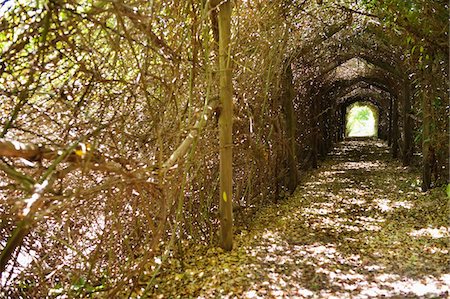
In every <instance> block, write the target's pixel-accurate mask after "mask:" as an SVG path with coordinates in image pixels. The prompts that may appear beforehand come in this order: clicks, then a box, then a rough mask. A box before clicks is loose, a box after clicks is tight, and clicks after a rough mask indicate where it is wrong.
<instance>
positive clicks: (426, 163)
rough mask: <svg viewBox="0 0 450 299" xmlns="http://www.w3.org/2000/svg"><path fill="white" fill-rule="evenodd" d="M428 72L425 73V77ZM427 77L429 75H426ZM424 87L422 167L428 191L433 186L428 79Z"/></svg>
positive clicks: (423, 188)
mask: <svg viewBox="0 0 450 299" xmlns="http://www.w3.org/2000/svg"><path fill="white" fill-rule="evenodd" d="M425 76H427V74H424V77H425ZM425 78H427V77H425ZM421 88H422V92H421V95H422V117H423V122H422V125H423V128H422V156H423V169H422V191H427V190H428V189H430V187H431V165H430V164H431V163H430V160H431V159H430V143H431V94H430V91H429V90H428V89H431V87H430V86H429V85H428V80H425V84H423V85H422V86H421Z"/></svg>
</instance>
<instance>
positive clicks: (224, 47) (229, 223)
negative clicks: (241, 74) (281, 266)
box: [213, 0, 233, 251]
mask: <svg viewBox="0 0 450 299" xmlns="http://www.w3.org/2000/svg"><path fill="white" fill-rule="evenodd" d="M213 4H216V5H219V6H218V7H217V9H218V10H219V14H218V21H219V78H220V92H219V94H220V103H221V112H220V116H219V141H220V200H219V213H220V216H219V217H220V231H221V246H222V248H223V249H224V250H227V251H229V250H231V249H232V248H233V205H232V198H233V197H232V191H233V165H232V164H233V155H232V148H233V136H232V133H233V85H232V72H231V57H230V47H231V11H232V3H231V1H230V0H228V1H222V2H220V1H213Z"/></svg>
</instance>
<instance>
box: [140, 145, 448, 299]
mask: <svg viewBox="0 0 450 299" xmlns="http://www.w3.org/2000/svg"><path fill="white" fill-rule="evenodd" d="M418 186H420V181H419V174H418V173H417V172H416V171H414V170H412V169H409V168H406V167H403V166H402V165H401V164H400V162H398V161H396V160H393V159H392V158H390V155H389V149H388V147H387V146H386V145H385V144H384V143H382V142H379V141H374V140H350V141H345V142H343V143H341V144H339V145H338V146H337V147H336V148H335V150H334V151H333V152H332V153H331V154H330V155H329V157H328V158H327V159H326V160H325V161H324V162H323V163H322V165H320V167H319V168H318V169H316V170H313V171H311V172H310V173H309V175H308V177H307V179H305V180H303V181H302V182H301V183H300V184H299V186H298V188H297V190H296V191H295V192H294V194H293V195H292V196H291V197H290V198H288V199H286V200H284V201H282V202H281V203H278V204H275V203H274V204H270V205H267V206H265V207H262V208H260V209H259V211H258V212H257V213H256V215H255V216H254V217H252V219H250V220H249V221H248V223H247V226H246V227H245V228H242V229H240V230H239V231H240V232H239V234H237V235H236V236H235V243H234V249H233V251H231V252H224V251H223V250H222V249H221V248H217V247H207V246H203V245H198V244H197V245H192V246H190V247H189V248H186V249H185V250H184V251H183V258H182V260H180V259H179V258H178V259H177V258H175V257H171V258H170V259H168V260H167V262H165V263H164V264H163V265H162V268H161V271H160V272H159V273H158V275H157V276H156V277H155V279H154V281H153V282H152V285H151V288H149V293H146V295H147V296H149V297H152V298H324V297H326V298H371V297H391V298H405V297H406V298H447V297H448V296H449V289H450V272H449V268H448V265H449V255H448V249H449V246H448V245H449V244H448V239H449V238H448V237H449V235H450V229H449V223H448V198H447V197H446V195H445V192H444V190H440V189H434V190H432V191H429V192H427V193H422V192H421V191H420V188H419V187H418ZM149 279H150V278H147V277H145V278H143V281H142V282H141V286H140V287H138V289H137V290H136V292H135V296H136V297H141V295H142V290H143V289H144V288H145V286H148V281H147V280H149ZM142 286H143V287H142Z"/></svg>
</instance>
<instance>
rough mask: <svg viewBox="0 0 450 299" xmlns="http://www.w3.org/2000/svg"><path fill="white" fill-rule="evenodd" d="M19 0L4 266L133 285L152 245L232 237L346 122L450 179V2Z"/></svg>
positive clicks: (427, 179)
mask: <svg viewBox="0 0 450 299" xmlns="http://www.w3.org/2000/svg"><path fill="white" fill-rule="evenodd" d="M3 2H5V3H4V4H5V5H3V6H2V7H1V8H0V20H1V21H0V28H1V29H0V31H1V33H0V53H1V55H0V87H1V88H0V201H1V205H0V214H2V215H3V216H2V217H3V218H2V219H1V220H2V221H0V236H2V238H1V239H0V247H4V248H3V249H2V252H1V255H0V270H1V271H0V272H3V271H4V270H5V269H12V268H14V267H15V261H14V257H15V256H19V255H20V254H21V253H23V252H24V251H27V252H37V255H36V258H34V257H33V260H36V261H41V260H42V261H43V262H42V263H41V265H39V267H34V268H35V269H31V267H29V268H27V269H25V268H26V267H23V268H21V270H23V269H25V270H24V273H26V274H27V275H29V276H26V275H25V276H23V277H24V279H25V280H24V281H26V280H27V279H28V278H29V277H31V278H32V279H31V280H32V281H33V283H35V285H42V286H46V287H43V288H42V289H53V288H55V287H56V285H57V284H59V281H58V280H59V279H60V278H61V281H63V282H64V284H65V286H66V289H67V290H70V289H73V288H72V287H71V284H73V283H77V282H74V279H72V278H74V277H76V278H80V281H82V280H84V279H86V281H90V283H92V281H91V280H90V279H91V278H90V277H81V276H80V275H79V274H80V272H85V273H90V274H91V273H92V276H96V277H99V278H101V277H104V275H105V274H104V273H116V274H114V275H115V276H114V277H113V279H112V280H113V282H111V294H109V297H111V298H116V297H121V296H116V295H118V294H120V293H121V292H128V293H129V294H131V293H132V290H131V289H128V290H125V289H123V288H122V287H124V286H125V285H127V284H128V283H129V281H132V280H133V281H136V285H137V284H139V282H138V281H139V277H140V275H141V274H142V273H143V272H144V271H147V270H146V269H147V268H149V267H147V264H146V262H141V261H140V260H139V259H140V258H141V257H142V256H139V258H136V259H135V257H136V256H137V255H135V253H136V252H139V253H142V252H143V253H144V255H145V256H144V257H142V260H146V261H155V263H156V261H164V260H165V259H166V258H167V259H170V258H172V252H173V253H174V254H173V256H176V255H177V254H175V251H176V250H177V249H176V248H175V247H178V248H179V249H180V252H179V253H181V255H183V254H182V251H181V249H182V248H184V246H185V245H186V244H191V243H190V242H197V243H203V244H213V243H215V242H216V243H221V245H222V247H223V248H224V249H225V250H231V249H232V245H233V240H232V238H233V223H234V221H236V222H239V221H240V222H241V223H243V222H244V220H245V219H247V218H249V217H247V216H248V215H254V213H255V212H256V210H257V209H258V208H260V207H263V206H264V205H266V204H268V203H272V202H275V201H277V200H281V199H282V198H284V197H285V196H284V195H286V194H289V193H292V192H293V191H294V190H295V189H296V187H297V186H298V185H299V182H300V181H301V179H302V178H303V176H304V175H305V174H307V173H308V172H307V171H308V170H310V169H315V168H318V167H320V165H321V161H322V160H324V159H325V158H326V157H327V155H328V154H329V153H330V152H331V151H332V149H333V148H335V146H336V145H337V144H338V143H339V142H341V141H343V140H344V139H345V138H346V137H350V138H351V137H355V136H366V137H368V136H372V137H373V138H378V140H377V142H378V141H380V142H385V143H386V144H387V145H388V146H389V151H390V153H388V154H389V155H391V157H393V158H395V159H398V160H401V162H402V164H403V165H404V166H414V167H415V168H417V169H420V170H421V171H422V174H421V188H422V189H421V190H422V191H427V190H429V189H431V188H432V187H436V186H441V185H444V184H448V165H449V163H448V160H449V148H448V130H449V126H448V122H449V118H448V113H449V109H450V108H449V106H448V104H447V99H448V92H449V87H448V86H449V85H448V81H449V79H448V77H449V76H448V66H449V55H448V54H449V50H448V48H449V46H448V5H447V4H443V1H424V0H421V1H419V0H411V1H401V0H392V1H378V0H360V1H347V0H346V1H344V0H339V1H331V0H324V1H304V0H273V1H264V0H249V1H231V0H223V1H221V0H211V1H172V0H158V1H131V0H123V1H112V0H105V1H75V0H68V1H55V0H45V1H14V0H7V1H3ZM25 2H27V5H24V3H25ZM28 2H29V3H28ZM360 108H362V110H361V109H360ZM358 109H359V112H358ZM353 111H356V112H353ZM365 123H366V124H368V128H365V129H364V128H363V127H364V124H365ZM358 126H359V127H358ZM355 143H358V142H355ZM386 153H387V152H386ZM239 213H240V214H239ZM236 215H238V216H236ZM97 221H98V222H99V223H97ZM92 227H100V228H102V230H103V233H102V234H94V233H91V231H90V229H91V228H92ZM218 231H220V233H217V232H218ZM94 235H95V236H96V237H92V238H91V236H94ZM99 239H100V242H99ZM60 240H62V242H64V244H62V242H61V241H60ZM71 240H73V241H71ZM118 240H120V241H121V242H118ZM66 241H67V242H69V243H70V244H69V243H67V244H65V242H66ZM122 241H123V242H122ZM36 244H39V246H38V245H36ZM130 244H131V245H132V246H131V245H130ZM63 245H64V246H63ZM66 245H67V246H66ZM135 245H136V246H135ZM66 247H70V248H69V249H70V250H68V249H67V248H66ZM71 247H73V249H74V250H72V248H71ZM186 247H187V245H186ZM91 248H95V250H93V251H92V250H91ZM67 251H71V252H72V251H73V252H78V253H82V254H80V255H79V256H78V255H77V256H76V257H75V256H73V254H69V256H70V259H71V260H70V261H69V259H67V257H68V254H67ZM111 252H114V253H116V254H117V257H116V256H114V257H113V256H112V255H111V254H110V253H111ZM47 253H49V254H48V255H47ZM85 253H86V257H85V256H84V254H85ZM165 253H168V255H167V256H165ZM169 256H170V257H169ZM120 261H127V265H126V266H124V265H121V264H120ZM128 261H129V263H128ZM57 265H64V267H60V268H58V269H57V268H55V267H53V266H57ZM103 265H105V267H106V268H105V269H103ZM41 266H42V269H41ZM66 266H67V267H66ZM122 266H124V267H126V270H129V269H136V271H135V270H133V271H128V274H126V275H121V274H120V270H118V269H122ZM144 266H145V267H144ZM160 266H161V263H160V264H159V265H155V264H153V265H151V267H150V268H152V267H153V268H154V269H159V268H160ZM58 267H59V266H58ZM21 270H20V271H21ZM20 271H19V272H20ZM27 271H28V272H27ZM61 271H63V272H64V271H67V272H64V273H62V274H61ZM6 272H7V271H6ZM11 273H12V272H11ZM52 273H56V275H55V276H53V277H54V278H55V281H54V283H53V285H52V284H51V283H47V282H45V281H44V279H42V278H44V277H47V276H48V275H50V274H51V275H50V276H52V275H53V274H52ZM155 273H156V272H155ZM90 274H89V275H88V276H90ZM154 277H156V274H155V275H154ZM2 278H3V277H2ZM12 280H13V279H12ZM35 281H36V282H35ZM17 283H18V284H17V285H20V283H21V282H20V281H18V282H17ZM61 283H62V282H61ZM92 286H95V284H92ZM108 288H109V287H108ZM1 292H2V290H1V288H0V297H2V295H3V294H2V293H1ZM122 294H124V293H122ZM48 295H49V294H48V293H45V294H44V293H40V294H37V293H34V294H33V295H30V296H28V297H33V298H34V297H37V298H41V297H47V296H48ZM72 295H73V294H72ZM72 295H71V294H69V295H68V296H69V297H71V296H72ZM76 295H77V296H78V295H79V296H82V295H81V293H80V294H76ZM63 296H64V295H63ZM6 297H8V296H6ZM9 297H12V298H15V297H20V296H17V295H16V296H9ZM72 297H73V296H72ZM143 297H145V296H143Z"/></svg>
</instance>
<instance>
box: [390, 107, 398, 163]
mask: <svg viewBox="0 0 450 299" xmlns="http://www.w3.org/2000/svg"><path fill="white" fill-rule="evenodd" d="M398 137H399V132H398V100H397V99H393V102H392V148H391V150H392V157H393V158H397V157H398Z"/></svg>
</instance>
